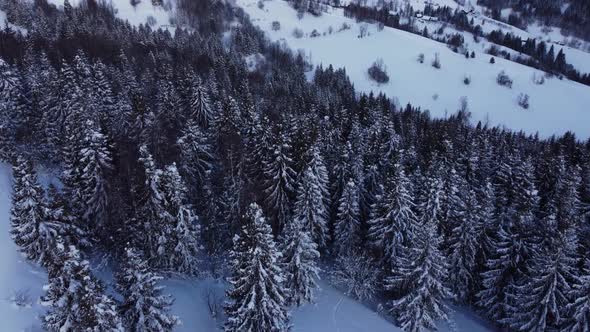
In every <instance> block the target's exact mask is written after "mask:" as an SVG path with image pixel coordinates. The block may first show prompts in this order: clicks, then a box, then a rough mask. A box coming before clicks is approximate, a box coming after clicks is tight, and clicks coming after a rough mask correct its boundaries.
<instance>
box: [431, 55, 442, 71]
mask: <svg viewBox="0 0 590 332" xmlns="http://www.w3.org/2000/svg"><path fill="white" fill-rule="evenodd" d="M432 67H434V68H436V69H440V67H441V65H440V56H439V55H438V53H434V59H433V60H432Z"/></svg>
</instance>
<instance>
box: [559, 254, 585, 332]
mask: <svg viewBox="0 0 590 332" xmlns="http://www.w3.org/2000/svg"><path fill="white" fill-rule="evenodd" d="M568 296H569V298H570V299H571V302H570V303H569V304H568V305H567V307H566V311H567V312H569V313H570V314H571V318H570V319H568V321H567V324H566V325H565V330H566V331H569V332H589V331H590V258H588V257H586V259H585V260H584V268H583V269H582V271H581V274H580V277H579V279H578V282H577V283H575V284H574V285H573V287H572V289H571V291H570V292H569V294H568Z"/></svg>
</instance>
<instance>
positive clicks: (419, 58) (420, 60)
mask: <svg viewBox="0 0 590 332" xmlns="http://www.w3.org/2000/svg"><path fill="white" fill-rule="evenodd" d="M418 62H420V63H424V53H420V54H418Z"/></svg>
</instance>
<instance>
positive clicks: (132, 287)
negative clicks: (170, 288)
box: [116, 248, 180, 332]
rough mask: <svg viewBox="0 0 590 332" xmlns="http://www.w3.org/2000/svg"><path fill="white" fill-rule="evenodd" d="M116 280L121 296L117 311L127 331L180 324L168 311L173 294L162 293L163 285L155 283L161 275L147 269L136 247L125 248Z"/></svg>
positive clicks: (156, 331) (166, 328) (156, 330)
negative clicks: (121, 299)
mask: <svg viewBox="0 0 590 332" xmlns="http://www.w3.org/2000/svg"><path fill="white" fill-rule="evenodd" d="M116 280H117V290H118V291H119V292H120V294H121V295H122V297H123V302H122V303H121V304H120V306H119V312H120V315H121V317H123V320H124V322H125V327H126V329H127V330H128V331H132V332H159V331H164V332H165V331H172V329H173V328H174V326H176V325H177V324H179V323H180V320H179V318H178V317H176V316H174V315H171V314H170V312H169V311H170V306H171V305H172V302H173V299H172V297H171V296H170V295H165V294H162V289H163V287H162V286H159V285H158V282H159V281H160V280H162V277H160V276H159V275H157V274H155V273H154V272H152V271H151V270H150V268H149V266H148V264H147V262H146V261H145V260H144V259H143V258H142V256H141V255H140V253H139V252H138V251H137V250H135V249H131V248H128V249H126V251H125V261H124V262H123V266H122V267H121V270H120V271H119V273H117V275H116Z"/></svg>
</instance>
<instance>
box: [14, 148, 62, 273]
mask: <svg viewBox="0 0 590 332" xmlns="http://www.w3.org/2000/svg"><path fill="white" fill-rule="evenodd" d="M13 176H14V185H13V194H12V209H11V211H10V223H11V227H12V228H11V231H10V233H11V236H12V239H13V240H14V242H15V243H16V245H17V246H18V247H19V250H20V251H21V252H22V253H23V255H24V256H25V257H27V259H29V260H31V261H34V262H36V263H38V264H42V265H44V266H45V265H46V264H48V263H49V261H48V260H50V258H51V257H50V255H49V253H50V251H51V249H52V247H53V246H54V243H55V240H56V238H57V237H58V236H59V235H60V234H63V233H64V228H65V225H64V224H61V223H58V222H54V221H53V220H51V219H48V218H47V214H46V212H47V211H46V208H45V203H44V201H43V196H44V192H43V189H42V188H41V186H40V185H39V183H38V181H37V174H36V172H35V170H34V169H33V167H32V165H31V163H30V162H29V161H28V160H26V159H25V158H23V157H18V159H17V162H16V165H15V166H14V168H13Z"/></svg>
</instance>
